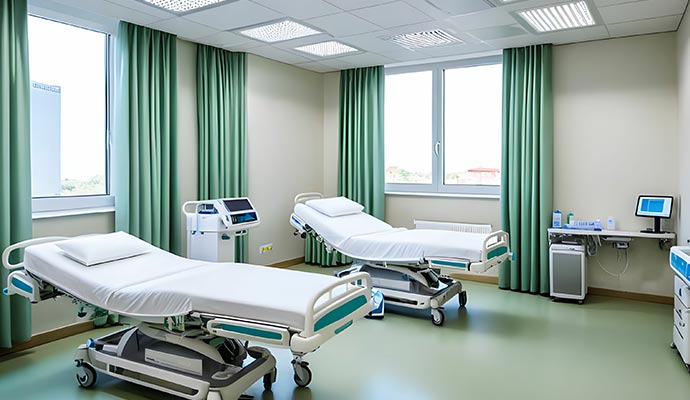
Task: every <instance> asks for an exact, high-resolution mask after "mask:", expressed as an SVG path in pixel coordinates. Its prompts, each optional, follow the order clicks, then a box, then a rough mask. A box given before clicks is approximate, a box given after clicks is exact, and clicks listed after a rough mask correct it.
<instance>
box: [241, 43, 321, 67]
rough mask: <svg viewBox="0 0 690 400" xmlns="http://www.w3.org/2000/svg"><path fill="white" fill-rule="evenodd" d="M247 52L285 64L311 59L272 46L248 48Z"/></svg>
mask: <svg viewBox="0 0 690 400" xmlns="http://www.w3.org/2000/svg"><path fill="white" fill-rule="evenodd" d="M249 52H250V53H252V54H256V55H259V56H262V57H266V58H270V59H271V60H276V61H280V62H284V63H286V64H299V63H305V62H308V61H311V60H310V59H308V58H306V57H302V56H298V55H297V54H292V53H290V52H287V51H285V50H281V49H278V48H275V47H273V46H260V47H255V48H253V49H249Z"/></svg>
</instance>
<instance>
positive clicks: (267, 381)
mask: <svg viewBox="0 0 690 400" xmlns="http://www.w3.org/2000/svg"><path fill="white" fill-rule="evenodd" d="M277 377H278V370H277V369H275V368H273V371H271V373H269V374H266V375H264V390H271V388H272V387H273V382H275V381H276V378H277Z"/></svg>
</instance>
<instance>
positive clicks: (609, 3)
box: [594, 0, 644, 8]
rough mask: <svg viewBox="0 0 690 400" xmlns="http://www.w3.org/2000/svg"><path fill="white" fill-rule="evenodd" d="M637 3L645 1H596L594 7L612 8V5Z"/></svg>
mask: <svg viewBox="0 0 690 400" xmlns="http://www.w3.org/2000/svg"><path fill="white" fill-rule="evenodd" d="M635 1H644V0H594V5H595V6H596V7H597V8H598V7H606V6H612V5H616V4H623V3H633V2H635Z"/></svg>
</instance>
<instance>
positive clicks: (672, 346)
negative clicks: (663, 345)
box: [671, 342, 676, 350]
mask: <svg viewBox="0 0 690 400" xmlns="http://www.w3.org/2000/svg"><path fill="white" fill-rule="evenodd" d="M671 348H672V349H673V350H675V349H676V344H675V343H673V342H671Z"/></svg>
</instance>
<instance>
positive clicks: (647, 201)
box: [635, 196, 673, 218]
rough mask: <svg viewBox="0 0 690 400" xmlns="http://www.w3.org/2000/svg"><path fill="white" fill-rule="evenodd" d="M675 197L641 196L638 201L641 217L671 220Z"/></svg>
mask: <svg viewBox="0 0 690 400" xmlns="http://www.w3.org/2000/svg"><path fill="white" fill-rule="evenodd" d="M672 205H673V197H670V196H640V197H638V199H637V211H636V212H635V215H637V216H639V217H658V218H671V207H672Z"/></svg>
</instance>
